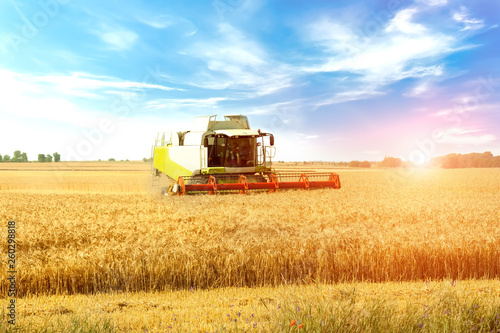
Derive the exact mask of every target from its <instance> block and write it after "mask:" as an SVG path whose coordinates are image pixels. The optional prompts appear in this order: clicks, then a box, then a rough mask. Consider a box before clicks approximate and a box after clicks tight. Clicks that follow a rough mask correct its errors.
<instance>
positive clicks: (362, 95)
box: [313, 86, 384, 110]
mask: <svg viewBox="0 0 500 333" xmlns="http://www.w3.org/2000/svg"><path fill="white" fill-rule="evenodd" d="M381 95H384V92H381V91H377V90H376V87H374V86H366V87H365V88H364V89H363V88H361V89H359V88H358V89H353V90H349V91H344V92H339V93H335V94H333V95H329V96H327V97H319V98H316V99H315V101H313V105H314V106H315V108H314V110H316V109H317V108H319V107H321V106H325V105H331V104H340V103H346V102H351V101H358V100H362V99H367V98H371V97H375V96H381Z"/></svg>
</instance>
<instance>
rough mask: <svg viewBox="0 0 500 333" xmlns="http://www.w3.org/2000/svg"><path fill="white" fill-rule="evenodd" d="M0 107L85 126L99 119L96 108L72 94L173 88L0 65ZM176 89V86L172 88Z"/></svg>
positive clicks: (128, 94) (134, 92) (124, 93)
mask: <svg viewBox="0 0 500 333" xmlns="http://www.w3.org/2000/svg"><path fill="white" fill-rule="evenodd" d="M0 88H1V89H2V92H3V94H2V98H1V99H0V111H1V112H7V113H11V114H15V115H17V116H18V117H23V118H32V119H51V120H55V121H57V122H64V123H70V124H74V125H77V126H88V125H89V124H92V123H93V122H94V121H95V119H99V116H97V114H98V113H97V112H93V111H91V110H89V109H85V108H83V107H82V106H80V104H81V102H76V101H72V98H74V97H85V98H93V99H103V96H107V95H108V96H109V95H113V96H116V95H118V96H121V97H122V98H123V99H125V98H126V99H134V96H135V100H137V94H138V93H140V92H142V91H144V90H148V89H155V90H160V91H168V90H173V89H174V88H170V87H166V86H162V85H157V84H153V83H147V82H133V81H125V80H119V79H117V78H112V77H106V76H95V75H92V74H88V73H72V74H71V75H63V74H58V75H44V76H37V75H33V74H25V73H18V72H14V71H10V70H6V69H1V68H0ZM176 90H179V89H176Z"/></svg>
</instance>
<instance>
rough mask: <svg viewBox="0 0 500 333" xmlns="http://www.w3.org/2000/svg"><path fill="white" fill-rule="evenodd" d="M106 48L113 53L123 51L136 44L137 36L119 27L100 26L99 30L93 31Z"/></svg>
mask: <svg viewBox="0 0 500 333" xmlns="http://www.w3.org/2000/svg"><path fill="white" fill-rule="evenodd" d="M93 33H94V34H95V35H96V36H97V37H99V38H100V39H101V40H102V41H103V42H104V43H105V44H106V45H107V47H108V48H110V49H111V50H115V51H125V50H128V49H130V48H132V46H134V44H135V43H136V42H137V39H138V38H139V36H138V35H137V34H136V33H135V32H133V31H131V30H128V29H125V28H123V27H120V26H113V27H112V26H109V25H102V26H101V27H100V28H99V29H96V30H94V31H93Z"/></svg>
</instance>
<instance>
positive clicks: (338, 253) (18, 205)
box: [0, 168, 500, 296]
mask: <svg viewBox="0 0 500 333" xmlns="http://www.w3.org/2000/svg"><path fill="white" fill-rule="evenodd" d="M144 169H146V168H144ZM50 172H51V171H40V170H39V171H0V191H1V197H0V207H1V209H0V220H2V221H8V220H11V219H15V220H16V221H17V228H18V230H17V240H18V253H17V257H18V267H17V269H18V272H19V273H18V279H19V280H18V293H19V295H40V294H73V293H98V292H109V291H162V290H175V289H180V288H190V287H191V286H194V287H196V288H220V287H231V286H244V287H249V286H252V287H253V286H276V285H280V284H283V283H310V282H314V281H316V282H324V283H331V282H344V281H371V282H382V281H406V280H424V279H441V278H450V279H466V278H498V277H499V276H500V223H499V222H500V216H499V210H498V202H500V191H499V188H500V177H499V175H500V171H499V170H495V169H489V170H484V169H483V170H481V169H474V170H421V171H418V172H413V173H409V172H408V171H390V170H369V171H368V170H367V171H350V170H339V171H338V173H339V174H340V176H341V181H342V189H341V190H317V191H309V192H308V191H288V192H285V191H283V192H278V193H275V194H268V193H254V194H252V195H248V196H240V195H221V196H215V197H214V196H202V195H196V196H186V197H161V196H152V195H150V194H148V193H147V190H146V182H147V172H146V171H139V170H135V171H134V170H129V171H126V170H125V171H122V172H111V171H103V170H102V168H101V169H99V170H95V171H69V170H63V171H61V170H60V171H56V172H57V173H59V175H57V174H53V171H52V174H51V173H50ZM116 192H120V193H116ZM6 229H7V228H5V233H6ZM4 236H5V235H4ZM2 245H3V248H6V237H2ZM5 274H6V272H5V270H3V271H1V273H0V279H2V281H5V278H6V276H5ZM6 287H7V285H6V283H3V284H1V289H0V295H2V296H5V295H6Z"/></svg>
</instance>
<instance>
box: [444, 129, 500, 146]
mask: <svg viewBox="0 0 500 333" xmlns="http://www.w3.org/2000/svg"><path fill="white" fill-rule="evenodd" d="M479 132H481V130H472V129H464V128H458V127H457V128H450V129H448V130H445V131H443V132H441V133H440V136H439V137H440V140H439V143H449V144H454V145H483V144H486V143H489V142H492V141H495V140H496V137H495V136H494V135H492V134H479Z"/></svg>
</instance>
